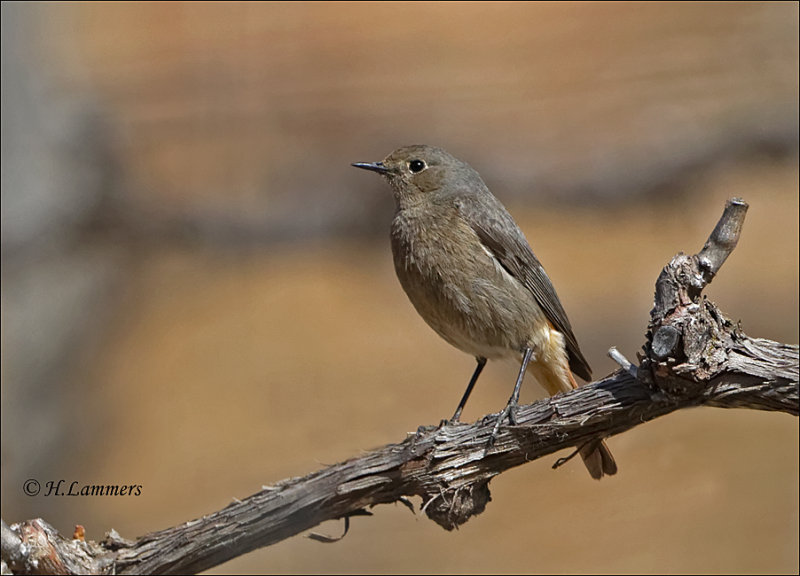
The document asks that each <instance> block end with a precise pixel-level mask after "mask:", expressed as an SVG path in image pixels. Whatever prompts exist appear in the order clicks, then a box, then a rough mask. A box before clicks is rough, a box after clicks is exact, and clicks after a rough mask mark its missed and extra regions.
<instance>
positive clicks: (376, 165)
mask: <svg viewBox="0 0 800 576" xmlns="http://www.w3.org/2000/svg"><path fill="white" fill-rule="evenodd" d="M351 166H355V167H356V168H363V169H364V170H370V171H372V172H377V173H378V174H386V173H387V172H388V171H389V169H388V168H387V167H386V166H384V165H383V162H354V163H353V164H351Z"/></svg>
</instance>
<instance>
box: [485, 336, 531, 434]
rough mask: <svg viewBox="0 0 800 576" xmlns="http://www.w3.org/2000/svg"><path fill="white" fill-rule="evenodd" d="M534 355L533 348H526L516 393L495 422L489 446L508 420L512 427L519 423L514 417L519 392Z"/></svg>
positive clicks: (515, 389) (515, 386) (515, 388)
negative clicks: (501, 426)
mask: <svg viewBox="0 0 800 576" xmlns="http://www.w3.org/2000/svg"><path fill="white" fill-rule="evenodd" d="M532 354H533V350H532V349H531V348H525V352H524V353H523V355H522V366H521V367H520V369H519V376H517V383H516V384H515V385H514V392H513V393H512V394H511V398H509V399H508V404H506V407H505V408H504V409H503V411H502V412H500V416H498V418H497V422H495V425H494V429H493V430H492V436H491V438H489V445H492V444H494V439H495V437H496V436H497V432H498V431H499V430H500V425H501V424H502V423H503V421H504V420H505V419H506V418H508V421H509V422H510V423H511V425H512V426H514V425H515V424H516V423H517V420H516V418H515V417H514V410H516V409H517V403H518V402H519V391H520V389H521V388H522V379H523V378H524V377H525V370H527V368H528V362H530V361H531V355H532Z"/></svg>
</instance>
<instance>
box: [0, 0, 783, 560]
mask: <svg viewBox="0 0 800 576" xmlns="http://www.w3.org/2000/svg"><path fill="white" fill-rule="evenodd" d="M2 49H3V51H2V64H3V66H2V74H3V78H2V259H3V260H2V515H3V518H4V519H5V520H6V521H7V522H14V521H19V520H23V519H27V518H32V517H36V516H41V517H43V518H45V519H46V520H48V521H50V522H52V523H53V524H54V525H56V527H58V528H59V529H61V530H62V531H64V532H66V533H71V531H72V527H73V525H74V524H76V523H81V524H83V525H85V526H86V528H87V535H88V537H90V538H92V539H100V538H102V537H103V534H104V532H105V531H107V530H109V529H110V528H112V527H113V528H116V529H117V530H118V531H119V532H120V533H121V534H122V535H123V536H126V537H135V536H138V535H141V534H143V533H145V532H148V531H152V530H156V529H160V528H164V527H166V526H170V525H173V524H176V523H179V522H182V521H185V520H188V519H191V518H194V517H197V516H200V515H202V514H204V513H208V512H211V511H214V510H216V509H219V508H221V507H223V506H224V505H226V504H227V503H228V502H230V500H231V499H232V498H236V497H240V498H241V497H244V496H247V495H249V494H251V493H253V492H255V491H257V490H259V489H260V487H261V485H262V484H269V483H273V482H276V481H278V480H281V479H283V478H286V477H289V476H298V475H303V474H306V473H309V472H311V471H314V470H316V469H318V468H320V467H321V466H323V465H325V464H328V463H334V462H337V461H339V460H342V459H345V458H348V457H351V456H354V455H357V454H358V453H359V452H360V451H361V450H364V449H369V448H372V447H376V446H380V445H383V444H385V443H387V442H395V441H399V440H401V439H402V438H403V437H404V435H405V433H406V432H409V431H413V430H415V429H416V427H417V426H418V425H421V424H432V423H437V422H438V421H439V420H440V419H441V418H443V417H447V416H449V415H450V414H451V413H452V410H453V409H454V408H455V405H456V403H457V402H458V399H459V398H460V395H461V393H462V392H463V388H464V386H465V384H466V382H467V379H468V378H469V376H470V374H471V372H472V369H473V360H472V359H471V358H469V357H467V356H466V355H464V354H463V353H460V352H458V351H457V350H454V349H452V348H451V347H450V346H448V345H447V344H446V343H444V342H443V341H441V340H440V339H439V338H438V337H437V336H436V335H435V334H434V333H433V332H432V331H431V330H430V329H429V328H428V327H427V326H426V325H425V324H424V323H423V321H422V320H421V319H419V318H418V317H417V315H416V313H415V312H414V310H413V308H412V307H411V305H410V304H409V303H408V302H407V300H406V297H405V295H404V294H403V292H402V290H401V288H400V286H399V284H398V282H397V281H396V279H395V277H394V271H393V269H392V264H391V257H390V252H389V241H388V225H389V221H390V220H391V214H392V207H393V202H392V200H391V196H390V193H389V191H388V188H387V187H386V185H385V184H384V183H382V182H380V181H379V180H378V179H377V178H376V177H374V176H373V175H367V174H364V173H361V172H359V171H356V170H354V169H352V168H350V167H349V163H350V162H353V161H375V160H379V159H381V158H383V157H384V156H385V155H386V154H388V153H389V152H390V151H391V150H393V149H394V148H396V147H398V146H400V145H404V144H410V143H430V144H437V145H440V146H443V147H445V148H447V149H448V150H449V151H451V152H452V153H454V154H455V155H457V156H459V157H461V158H463V159H465V160H467V161H468V162H470V163H471V164H472V165H473V166H474V167H475V168H476V169H478V170H479V171H480V172H481V174H482V175H483V177H484V179H485V180H486V181H487V183H488V184H489V186H490V188H491V189H492V190H493V191H494V192H495V194H496V195H498V196H499V197H500V198H501V199H502V200H503V201H504V202H505V203H506V205H507V206H508V207H509V209H510V210H511V212H512V213H513V214H514V215H515V217H516V219H517V221H518V223H519V224H520V226H521V227H522V229H523V230H524V231H525V232H526V234H527V235H528V238H529V240H530V241H531V244H532V245H533V247H534V249H535V250H536V253H537V255H538V256H539V257H540V259H541V260H542V261H543V263H544V264H545V266H546V267H547V269H548V272H549V274H550V276H551V277H552V278H553V280H554V283H555V285H556V286H557V288H558V290H559V294H560V296H561V299H562V301H563V302H564V305H565V307H566V309H567V310H568V311H569V314H570V318H571V319H572V323H573V325H574V327H575V331H576V334H577V336H578V339H579V341H580V342H581V345H582V348H583V349H584V352H585V353H586V355H587V357H588V358H589V360H590V362H591V363H592V366H593V368H594V370H595V374H596V375H597V376H600V375H603V374H606V373H608V372H610V371H612V370H613V369H614V368H615V366H614V365H613V364H612V362H611V361H610V360H608V359H607V358H606V357H605V351H606V350H607V349H608V348H609V347H610V346H612V345H616V346H617V347H619V348H620V350H621V351H623V352H624V353H625V354H626V355H627V356H628V357H629V358H634V357H635V354H636V352H637V350H638V349H639V347H640V346H641V344H642V342H643V337H644V335H643V333H644V330H645V327H646V322H647V318H648V312H649V309H650V306H651V303H652V290H653V285H654V282H655V279H656V277H657V275H658V273H659V271H660V269H661V267H662V266H663V265H664V264H665V263H666V262H667V261H668V259H669V258H670V257H671V256H672V255H673V254H675V253H676V252H678V251H680V250H684V251H696V250H697V249H699V248H700V247H701V246H702V244H703V242H704V241H705V239H706V237H707V236H708V234H709V233H710V231H711V229H712V228H713V226H714V224H715V223H716V221H717V218H718V217H719V215H720V214H721V211H722V208H723V205H724V201H725V199H727V198H729V197H732V196H737V195H738V196H742V197H744V198H745V199H746V200H747V201H748V202H749V203H750V205H751V209H750V213H749V215H748V219H747V222H746V225H745V229H744V234H743V237H742V240H741V242H740V245H739V247H738V248H737V250H736V251H735V252H734V253H733V256H732V257H731V258H730V260H729V261H728V262H727V263H726V265H725V266H724V268H723V269H722V271H721V273H720V275H719V276H718V277H717V279H716V280H715V282H714V283H713V284H712V285H711V286H710V288H709V290H708V291H707V293H708V295H709V297H711V298H712V299H713V300H714V301H715V302H717V303H718V304H719V305H720V306H721V308H722V309H723V311H725V312H726V313H727V314H728V315H730V316H731V317H732V318H733V319H734V320H738V319H741V321H742V327H743V329H744V330H745V331H746V332H747V333H749V334H751V335H753V336H761V337H765V338H770V339H774V340H779V341H782V342H790V343H796V342H797V341H798V4H797V3H758V4H749V3H740V2H737V3H732V4H724V3H714V4H704V3H675V4H665V3H653V4H633V3H621V4H615V3H602V4H584V3H575V4H572V3H570V4H566V3H565V4H560V3H555V4H521V3H500V2H492V3H486V4H483V3H469V4H466V3H465V4H461V3H441V4H439V3H436V4H428V3H388V2H386V3H379V4H370V3H354V4H349V3H343V4H341V3H324V4H323V3H303V4H294V3H292V4H256V3H247V4H232V3H224V4H221V3H220V4H191V3H187V4H174V3H153V4H150V3H147V4H145V3H142V4H117V3H113V4H112V3H108V4H103V3H87V4H70V3H61V4H36V5H34V4H14V3H7V2H4V3H3V4H2ZM515 371H516V368H515V367H514V366H513V365H511V364H509V365H503V364H496V363H495V364H491V363H490V365H489V367H488V369H487V371H486V373H485V375H484V377H483V378H482V380H481V384H480V386H478V388H477V389H476V392H475V394H474V395H473V399H472V400H471V402H470V405H469V406H468V407H467V410H466V413H465V419H468V420H469V419H474V418H477V417H479V416H481V415H483V414H485V413H488V412H492V411H497V410H499V409H500V408H502V406H503V405H504V403H505V401H506V399H507V397H508V394H509V393H510V390H511V387H512V382H513V378H514V374H515ZM541 395H542V392H541V390H540V389H539V388H538V386H536V385H534V383H533V380H530V381H528V382H527V383H526V386H525V388H524V390H523V400H524V401H531V400H533V399H535V398H537V397H540V396H541ZM609 444H610V445H611V447H612V449H613V451H614V454H615V455H616V457H617V460H618V462H619V465H620V474H619V475H617V476H616V477H614V478H610V479H607V480H604V481H603V482H600V483H597V482H593V481H591V479H590V478H589V476H588V475H587V474H586V472H585V471H584V470H583V468H582V466H581V465H580V464H571V465H568V466H566V467H564V468H562V469H560V470H558V471H555V472H554V471H552V470H551V469H550V465H551V464H552V461H553V460H554V459H555V457H553V458H551V459H544V460H541V461H537V462H534V463H531V464H530V465H528V466H524V467H522V468H519V469H517V470H513V471H511V472H510V473H507V474H504V475H503V476H502V477H500V478H498V479H496V480H495V481H494V482H493V483H492V485H491V489H492V496H493V501H492V503H491V504H490V506H489V507H488V509H487V510H486V512H485V513H484V514H482V515H481V516H479V517H477V518H475V519H473V520H472V521H470V522H469V523H468V524H467V525H465V526H464V527H462V528H461V529H460V530H459V531H457V532H454V533H446V532H444V531H443V530H441V529H440V528H438V527H437V526H436V525H434V524H433V523H432V522H430V521H428V520H426V519H424V518H423V517H417V518H415V517H413V516H412V515H411V514H410V513H409V512H408V511H407V510H406V509H405V508H403V507H402V506H400V507H393V506H384V507H379V508H376V509H375V510H374V512H375V516H374V517H372V518H369V519H366V518H363V519H362V518H357V519H355V521H354V522H353V525H352V527H351V531H350V534H348V536H347V537H346V538H345V539H344V540H342V541H341V542H339V543H337V544H334V545H324V544H319V543H316V542H313V541H310V540H308V539H305V538H302V537H295V538H292V539H290V540H287V541H285V542H282V543H280V544H278V545H276V546H273V547H270V548H267V549H263V550H259V551H257V552H254V553H251V554H249V555H247V556H245V557H242V558H240V559H237V560H235V561H233V562H230V563H229V564H226V565H223V566H220V567H219V568H217V569H215V570H214V571H213V572H214V573H230V572H245V573H247V572H250V573H259V572H270V573H273V572H278V573H308V572H315V573H328V572H341V573H364V572H413V573H434V572H437V573H440V572H456V573H475V572H494V573H528V572H533V573H537V572H559V573H560V572H610V573H614V572H623V573H625V572H628V573H639V572H645V573H654V572H684V573H694V572H736V573H749V572H782V573H788V572H794V573H796V572H797V571H798V422H797V419H793V418H791V417H789V416H786V415H780V414H769V413H754V412H750V411H722V410H714V409H710V408H708V409H705V408H698V409H695V410H691V411H684V412H681V413H677V414H673V415H670V416H668V417H665V418H663V419H661V420H657V421H654V422H651V423H648V424H647V425H645V426H641V427H639V428H637V429H634V430H632V431H630V432H628V433H626V434H623V435H621V436H619V437H614V438H611V439H610V441H609ZM28 478H35V479H37V480H39V481H40V482H41V483H42V484H44V483H45V482H47V481H48V480H56V481H57V480H58V479H62V478H63V479H65V480H66V481H67V482H71V481H72V480H77V481H79V482H81V483H95V484H106V483H116V484H141V485H142V486H143V490H142V495H141V496H140V497H135V498H124V497H117V498H68V497H62V498H54V497H49V498H46V497H44V496H42V495H39V496H37V497H28V496H26V495H25V494H24V493H23V491H22V485H23V482H24V481H25V480H26V479H28ZM341 529H342V526H341V524H337V523H330V524H329V525H324V526H321V527H319V528H318V531H322V532H326V533H329V534H332V535H336V534H339V533H340V531H341Z"/></svg>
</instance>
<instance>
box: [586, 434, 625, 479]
mask: <svg viewBox="0 0 800 576" xmlns="http://www.w3.org/2000/svg"><path fill="white" fill-rule="evenodd" d="M580 455H581V458H583V463H584V464H585V465H586V469H587V470H588V471H589V474H591V475H592V478H594V479H595V480H600V478H602V477H603V476H605V475H606V474H608V475H609V476H611V475H613V474H616V473H617V462H616V461H615V460H614V456H612V455H611V450H609V449H608V445H607V444H606V443H605V441H604V440H597V441H594V442H590V443H589V444H586V445H585V446H583V447H582V448H581V449H580Z"/></svg>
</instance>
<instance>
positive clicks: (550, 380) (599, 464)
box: [528, 332, 617, 480]
mask: <svg viewBox="0 0 800 576" xmlns="http://www.w3.org/2000/svg"><path fill="white" fill-rule="evenodd" d="M556 334H557V332H556ZM559 336H560V335H559ZM554 342H555V343H556V344H558V343H559V342H560V341H559V340H558V339H554ZM556 350H557V351H560V356H561V358H558V359H555V360H553V359H551V360H550V361H549V362H548V361H545V362H542V361H538V362H532V363H531V364H529V365H528V370H530V371H532V372H533V375H534V376H535V377H536V380H538V381H539V383H540V384H541V385H542V386H544V388H545V390H547V392H548V393H549V394H550V395H551V396H553V395H555V394H558V393H559V392H568V391H569V390H572V389H573V388H577V387H578V383H577V382H575V378H574V377H573V376H572V372H570V369H569V365H568V363H567V358H566V354H565V353H564V352H563V350H564V348H563V344H561V347H560V349H559V348H556ZM579 452H580V455H581V458H583V463H584V464H585V465H586V468H587V470H589V474H591V475H592V478H595V479H596V480H599V479H600V478H602V477H603V476H605V475H606V474H607V475H609V476H611V475H612V474H616V473H617V463H616V461H615V460H614V456H612V455H611V450H609V449H608V446H607V445H606V443H605V441H603V440H602V439H600V440H594V441H592V442H589V443H588V444H586V445H584V446H583V447H581V449H580V450H579Z"/></svg>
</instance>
